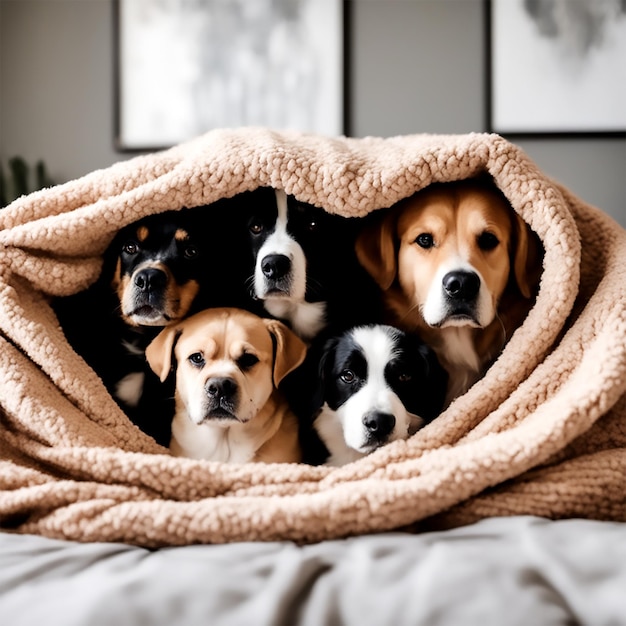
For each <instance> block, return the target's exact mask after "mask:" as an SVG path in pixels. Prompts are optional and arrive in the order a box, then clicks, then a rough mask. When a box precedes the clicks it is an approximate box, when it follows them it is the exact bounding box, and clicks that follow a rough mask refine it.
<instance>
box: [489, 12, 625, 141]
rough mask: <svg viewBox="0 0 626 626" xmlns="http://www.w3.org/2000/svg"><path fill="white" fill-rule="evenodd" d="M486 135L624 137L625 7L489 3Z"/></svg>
mask: <svg viewBox="0 0 626 626" xmlns="http://www.w3.org/2000/svg"><path fill="white" fill-rule="evenodd" d="M486 7H487V41H488V43H487V50H488V52H487V65H488V67H487V77H488V78H487V83H488V97H487V102H488V105H487V106H488V114H487V117H488V122H487V125H488V128H489V130H490V131H492V132H496V133H500V134H503V135H581V134H587V135H601V136H607V135H613V136H622V135H626V3H625V2H623V1H622V0H486Z"/></svg>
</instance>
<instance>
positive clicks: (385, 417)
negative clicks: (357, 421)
mask: <svg viewBox="0 0 626 626" xmlns="http://www.w3.org/2000/svg"><path fill="white" fill-rule="evenodd" d="M363 425H364V426H365V428H367V432H368V435H369V436H370V437H371V438H372V439H375V440H376V441H384V440H385V439H386V438H387V437H388V436H389V434H390V433H391V431H392V430H393V429H394V427H395V425H396V418H395V417H394V416H393V415H392V414H391V413H383V412H382V411H372V412H371V413H368V414H367V415H365V417H364V418H363Z"/></svg>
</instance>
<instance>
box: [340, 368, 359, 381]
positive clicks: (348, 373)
mask: <svg viewBox="0 0 626 626" xmlns="http://www.w3.org/2000/svg"><path fill="white" fill-rule="evenodd" d="M339 378H341V380H342V381H343V382H344V383H348V384H349V383H351V382H354V379H355V378H356V376H355V375H354V372H353V371H352V370H343V372H341V374H339Z"/></svg>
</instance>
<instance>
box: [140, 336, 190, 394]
mask: <svg viewBox="0 0 626 626" xmlns="http://www.w3.org/2000/svg"><path fill="white" fill-rule="evenodd" d="M181 333H182V330H181V329H180V328H177V327H175V326H169V327H167V328H165V329H164V330H162V331H161V332H160V333H159V334H158V335H157V336H156V337H155V338H154V339H153V340H152V342H151V343H150V344H149V345H148V347H147V348H146V360H147V361H148V365H149V366H150V367H151V369H152V371H153V372H154V373H155V374H156V375H157V376H158V377H159V378H160V379H161V382H165V379H166V378H167V377H168V376H169V373H170V371H171V369H172V357H173V355H174V346H175V345H176V342H177V341H178V338H179V337H180V335H181Z"/></svg>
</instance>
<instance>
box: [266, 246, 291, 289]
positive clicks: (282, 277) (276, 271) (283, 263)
mask: <svg viewBox="0 0 626 626" xmlns="http://www.w3.org/2000/svg"><path fill="white" fill-rule="evenodd" d="M261 272H263V277H264V279H265V284H266V290H267V292H272V291H285V292H288V291H289V286H290V278H291V260H290V259H289V257H287V256H285V255H284V254H268V255H267V256H265V257H263V259H262V260H261Z"/></svg>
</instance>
